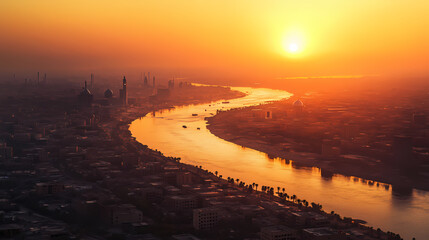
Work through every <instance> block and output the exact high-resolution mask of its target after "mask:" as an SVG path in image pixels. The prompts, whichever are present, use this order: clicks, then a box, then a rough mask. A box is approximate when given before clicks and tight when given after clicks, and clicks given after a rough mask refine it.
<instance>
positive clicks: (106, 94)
mask: <svg viewBox="0 0 429 240" xmlns="http://www.w3.org/2000/svg"><path fill="white" fill-rule="evenodd" d="M104 97H105V98H112V97H113V91H112V90H110V89H107V90H106V91H105V92H104Z"/></svg>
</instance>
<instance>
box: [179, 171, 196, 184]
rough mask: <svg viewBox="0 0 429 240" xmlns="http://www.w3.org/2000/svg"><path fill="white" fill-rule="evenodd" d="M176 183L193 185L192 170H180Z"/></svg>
mask: <svg viewBox="0 0 429 240" xmlns="http://www.w3.org/2000/svg"><path fill="white" fill-rule="evenodd" d="M176 183H177V185H179V186H182V185H191V184H192V174H191V173H190V172H179V173H177V175H176Z"/></svg>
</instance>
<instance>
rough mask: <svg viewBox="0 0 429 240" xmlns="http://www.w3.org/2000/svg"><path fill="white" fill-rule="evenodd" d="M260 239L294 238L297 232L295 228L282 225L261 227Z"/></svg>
mask: <svg viewBox="0 0 429 240" xmlns="http://www.w3.org/2000/svg"><path fill="white" fill-rule="evenodd" d="M261 239H262V240H295V239H297V233H296V230H295V229H292V228H288V227H286V226H283V225H277V226H270V227H263V228H261Z"/></svg>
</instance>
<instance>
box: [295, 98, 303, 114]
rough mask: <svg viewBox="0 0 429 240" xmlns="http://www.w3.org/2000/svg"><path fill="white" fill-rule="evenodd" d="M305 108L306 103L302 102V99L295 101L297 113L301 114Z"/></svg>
mask: <svg viewBox="0 0 429 240" xmlns="http://www.w3.org/2000/svg"><path fill="white" fill-rule="evenodd" d="M303 108H304V103H302V102H301V100H299V99H298V100H296V101H295V102H294V103H293V109H294V111H295V113H296V114H298V115H299V114H301V113H302V110H303Z"/></svg>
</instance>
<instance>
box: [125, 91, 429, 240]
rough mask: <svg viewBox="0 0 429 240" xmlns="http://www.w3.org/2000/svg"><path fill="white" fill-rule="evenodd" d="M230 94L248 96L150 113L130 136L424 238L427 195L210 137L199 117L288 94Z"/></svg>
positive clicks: (428, 214)
mask: <svg viewBox="0 0 429 240" xmlns="http://www.w3.org/2000/svg"><path fill="white" fill-rule="evenodd" d="M232 89H233V90H238V91H242V92H246V93H247V94H248V95H247V96H245V97H243V98H238V99H232V100H228V101H229V103H223V101H217V102H213V103H211V104H199V105H188V106H184V107H176V108H174V109H168V110H160V111H156V112H153V113H149V114H147V115H146V116H145V117H143V118H140V119H136V120H135V121H133V122H132V123H131V125H130V131H131V133H132V135H133V136H134V137H136V139H137V141H139V142H140V143H142V144H145V145H148V147H149V148H152V149H157V150H159V151H161V152H162V153H163V154H164V155H165V156H174V157H180V158H181V159H182V160H181V162H183V163H188V164H192V165H198V166H203V168H204V169H208V170H209V171H212V172H215V171H218V172H219V174H220V175H223V177H224V178H227V177H233V178H235V179H237V178H238V179H240V181H244V182H246V183H248V184H249V183H253V182H254V183H258V184H259V186H262V185H268V186H272V187H274V188H275V189H276V188H277V186H278V187H280V188H283V187H284V188H285V189H286V192H287V193H288V194H289V195H292V194H296V195H297V197H298V198H300V199H305V200H307V201H308V202H316V203H320V204H322V205H323V209H324V210H325V211H327V212H330V211H331V210H333V211H335V212H336V213H338V214H340V215H341V216H346V217H353V218H358V219H363V220H365V221H367V222H368V225H370V226H373V227H374V228H381V229H382V230H383V231H392V232H395V233H399V234H400V235H401V236H402V237H403V238H404V239H411V238H412V237H416V239H418V240H420V239H429V227H428V226H429V193H428V192H426V191H419V190H411V191H409V192H407V193H406V194H403V193H402V194H398V193H397V192H396V191H392V186H390V185H388V184H381V183H380V184H378V186H377V183H375V184H369V183H368V181H365V180H363V179H359V178H355V177H346V176H342V175H334V176H332V177H322V175H321V171H320V169H318V168H302V167H301V168H297V167H295V166H294V165H293V159H289V160H292V161H285V160H283V159H270V158H269V157H268V156H267V155H266V154H265V153H262V152H259V151H256V150H253V149H250V148H243V147H241V146H239V145H236V144H234V143H231V142H228V141H225V140H223V139H221V138H218V137H216V136H215V135H213V134H211V133H210V131H209V130H207V128H206V121H205V120H204V118H205V117H209V116H212V115H213V114H216V111H217V110H226V109H230V108H237V107H244V106H252V105H258V104H261V103H264V102H267V101H275V100H280V99H284V98H289V97H290V96H291V95H292V94H290V93H288V92H285V91H281V90H274V89H265V88H245V87H232ZM192 114H198V116H192ZM183 125H186V126H187V128H183V127H182V126H183ZM197 128H200V130H198V129H197ZM259 189H260V187H259Z"/></svg>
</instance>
